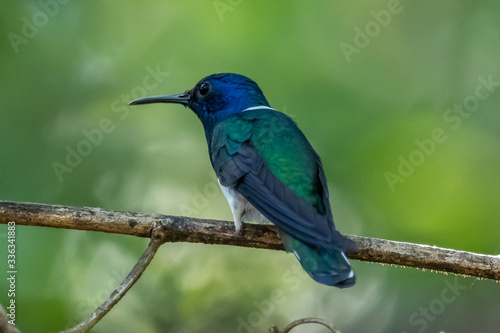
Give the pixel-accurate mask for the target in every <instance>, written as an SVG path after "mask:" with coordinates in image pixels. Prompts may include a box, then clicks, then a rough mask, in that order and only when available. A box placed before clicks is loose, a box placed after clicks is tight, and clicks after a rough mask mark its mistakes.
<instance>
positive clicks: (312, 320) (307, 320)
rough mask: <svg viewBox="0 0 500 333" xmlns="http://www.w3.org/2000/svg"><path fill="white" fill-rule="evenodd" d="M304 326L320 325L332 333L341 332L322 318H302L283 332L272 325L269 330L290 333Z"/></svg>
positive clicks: (270, 332)
mask: <svg viewBox="0 0 500 333" xmlns="http://www.w3.org/2000/svg"><path fill="white" fill-rule="evenodd" d="M304 324H319V325H323V326H325V327H326V328H327V329H328V330H329V331H330V332H332V333H340V331H339V330H337V329H336V328H335V327H334V326H333V325H332V324H330V323H329V322H327V321H326V320H323V319H321V318H302V319H297V320H295V321H293V322H291V323H290V324H288V325H287V326H286V327H285V328H284V329H283V330H282V331H280V330H279V329H278V327H276V326H275V325H272V326H271V327H270V328H269V333H288V332H290V331H291V330H292V329H294V328H295V327H297V326H300V325H304Z"/></svg>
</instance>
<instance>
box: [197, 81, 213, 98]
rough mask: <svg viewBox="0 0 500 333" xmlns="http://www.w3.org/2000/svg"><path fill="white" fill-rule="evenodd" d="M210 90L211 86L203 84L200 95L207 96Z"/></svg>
mask: <svg viewBox="0 0 500 333" xmlns="http://www.w3.org/2000/svg"><path fill="white" fill-rule="evenodd" d="M209 90H210V85H209V84H208V83H203V84H202V85H201V87H200V90H199V91H200V95H201V96H205V95H206V94H207V93H208V91H209Z"/></svg>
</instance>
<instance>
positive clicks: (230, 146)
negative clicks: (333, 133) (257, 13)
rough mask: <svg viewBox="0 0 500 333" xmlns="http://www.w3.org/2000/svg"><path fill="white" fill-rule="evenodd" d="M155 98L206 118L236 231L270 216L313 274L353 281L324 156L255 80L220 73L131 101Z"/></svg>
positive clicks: (328, 280) (330, 281) (344, 283)
mask: <svg viewBox="0 0 500 333" xmlns="http://www.w3.org/2000/svg"><path fill="white" fill-rule="evenodd" d="M153 102H167V103H180V104H183V105H185V106H188V107H189V108H191V109H192V110H193V111H194V112H195V113H196V114H197V115H198V117H199V118H200V120H201V122H202V124H203V127H204V129H205V135H206V138H207V143H208V149H209V154H210V160H211V162H212V166H213V168H214V170H215V173H216V175H217V178H218V179H219V183H220V185H221V188H222V190H223V192H224V195H225V196H226V198H227V200H228V202H229V205H230V207H231V210H232V212H233V216H234V220H235V226H236V229H237V230H238V231H239V229H240V226H241V223H242V222H244V221H249V220H257V221H264V220H269V221H270V222H272V223H274V224H275V225H276V226H277V227H278V229H279V231H280V234H281V238H282V241H283V244H284V245H285V248H286V249H287V251H289V252H293V253H294V254H295V256H296V257H297V259H298V260H299V261H300V263H301V264H302V267H303V268H304V269H305V270H306V271H307V273H308V274H309V275H310V276H311V277H312V278H313V279H315V280H316V281H318V282H320V283H323V284H327V285H334V286H337V287H342V288H343V287H350V286H352V285H353V284H354V283H355V277H354V273H353V272H352V270H351V268H350V266H349V263H348V261H347V258H346V257H345V255H344V252H345V251H346V250H353V249H354V245H353V243H352V242H350V241H349V240H347V239H346V238H344V237H343V236H342V235H341V234H340V233H339V232H338V231H336V230H335V226H334V223H333V217H332V213H331V208H330V202H329V195H328V189H327V184H326V178H325V174H324V171H323V167H322V164H321V161H320V158H319V156H318V155H317V154H316V152H315V151H314V149H313V148H312V147H311V145H310V144H309V142H308V140H307V139H306V137H305V136H304V134H303V133H302V132H301V131H300V129H299V128H298V127H297V125H296V124H295V122H294V121H293V120H292V119H291V118H290V117H288V116H286V115H285V114H283V113H281V112H278V111H276V110H274V109H272V108H270V106H269V103H268V102H267V100H266V99H265V97H264V94H263V93H262V91H261V90H260V88H259V87H258V86H257V84H256V83H255V82H253V81H252V80H250V79H248V78H246V77H244V76H241V75H237V74H214V75H211V76H208V77H206V78H204V79H202V80H201V81H200V82H199V83H198V84H197V85H196V86H195V87H194V88H193V89H192V90H190V91H188V92H186V93H184V94H179V95H170V96H156V97H148V98H145V99H140V100H137V101H134V102H132V103H131V104H144V103H153Z"/></svg>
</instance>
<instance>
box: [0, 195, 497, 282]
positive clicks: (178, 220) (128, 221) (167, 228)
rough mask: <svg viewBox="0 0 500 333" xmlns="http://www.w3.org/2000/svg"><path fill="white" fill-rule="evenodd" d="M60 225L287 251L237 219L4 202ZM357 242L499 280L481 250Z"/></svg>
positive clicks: (359, 255) (382, 258) (360, 256)
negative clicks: (238, 228)
mask: <svg viewBox="0 0 500 333" xmlns="http://www.w3.org/2000/svg"><path fill="white" fill-rule="evenodd" d="M9 221H14V222H16V224H17V225H29V226H44V227H53V228H62V229H75V230H86V231H100V232H108V233H115V234H124V235H131V236H137V237H146V238H151V236H152V232H153V230H155V229H156V230H158V232H160V233H162V235H161V237H162V238H163V240H164V241H165V242H191V243H205V244H221V245H233V246H243V247H254V248H260V249H270V250H284V248H283V245H282V244H281V240H280V238H279V234H278V232H277V230H276V228H275V227H274V226H270V225H257V224H245V228H244V231H243V233H241V234H235V233H234V225H233V222H230V221H218V220H205V219H197V218H191V217H183V216H170V215H162V214H151V213H135V212H118V211H111V210H104V209H100V208H90V207H71V206H59V205H45V204H34V203H15V202H5V201H0V223H4V224H6V223H8V222H9ZM347 237H349V238H350V239H352V240H354V241H355V242H356V244H357V245H358V251H357V252H352V253H348V254H347V256H348V257H349V258H351V259H357V260H363V261H371V262H378V263H385V264H394V265H401V266H408V267H416V268H422V269H429V270H434V271H441V272H447V273H454V274H459V275H468V276H474V277H477V278H486V279H493V280H496V281H500V256H494V255H485V254H477V253H472V252H466V251H457V250H453V249H446V248H440V247H436V246H429V245H422V244H413V243H406V242H398V241H392V240H385V239H378V238H371V237H362V236H347Z"/></svg>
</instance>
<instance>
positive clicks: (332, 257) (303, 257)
mask: <svg viewBox="0 0 500 333" xmlns="http://www.w3.org/2000/svg"><path fill="white" fill-rule="evenodd" d="M281 238H282V240H283V244H284V245H285V248H286V250H287V252H293V254H295V257H297V259H298V260H299V262H300V264H301V265H302V268H304V270H305V271H306V272H307V274H309V275H310V276H311V277H312V278H313V279H314V280H315V281H316V282H319V283H322V284H326V285H327V286H335V287H338V288H349V287H352V286H353V285H354V283H356V277H355V276H354V272H353V270H352V269H351V266H350V265H349V261H348V260H347V258H346V256H345V254H344V252H341V251H337V250H325V249H318V248H316V249H315V248H312V247H310V246H309V245H306V244H304V243H302V242H301V241H299V240H297V239H295V238H293V237H291V236H289V235H287V234H285V233H283V232H282V233H281Z"/></svg>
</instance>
